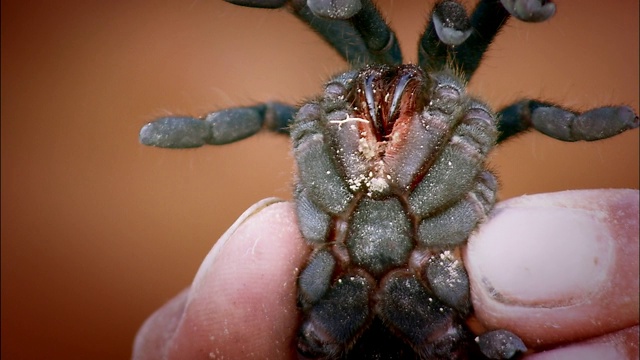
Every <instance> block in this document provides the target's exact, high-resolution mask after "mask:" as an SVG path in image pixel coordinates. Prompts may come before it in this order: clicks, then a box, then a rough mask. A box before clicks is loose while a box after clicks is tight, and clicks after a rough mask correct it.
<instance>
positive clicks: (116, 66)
mask: <svg viewBox="0 0 640 360" xmlns="http://www.w3.org/2000/svg"><path fill="white" fill-rule="evenodd" d="M430 6H431V5H429V4H426V3H425V2H424V1H406V0H402V1H380V7H381V8H382V9H383V13H384V14H385V16H386V17H387V18H388V19H389V20H390V21H391V23H392V26H393V27H394V28H395V29H396V32H397V34H398V37H399V39H400V41H401V44H402V45H403V49H404V53H405V56H406V57H407V58H408V60H411V61H415V60H416V56H415V43H416V42H417V39H418V35H419V32H420V31H422V27H423V24H424V23H425V19H426V18H427V14H428V11H429V9H430ZM471 6H472V5H470V6H469V7H471ZM638 7H639V5H638V1H637V0H625V1H615V2H606V3H605V2H603V1H598V0H590V1H560V4H559V6H558V13H557V15H556V17H555V18H554V19H553V20H551V21H550V22H548V23H544V24H533V25H531V24H522V23H519V22H516V21H511V22H510V23H509V24H508V26H507V28H506V31H504V33H503V34H502V35H500V36H499V37H498V39H497V41H496V43H495V44H494V46H493V47H492V50H491V52H490V53H488V55H487V57H486V61H485V62H484V64H483V65H482V66H481V68H480V70H479V72H478V73H477V76H476V77H475V78H474V79H473V81H472V82H471V84H470V89H471V91H472V92H474V93H476V94H481V96H482V97H483V98H484V99H485V100H486V101H488V102H489V103H490V104H491V105H492V106H494V107H496V108H497V107H499V106H502V105H505V104H507V103H509V102H512V101H514V100H516V99H518V98H520V97H523V96H530V97H537V98H544V99H549V100H555V101H558V102H561V103H564V104H567V105H570V106H572V107H574V108H577V109H583V110H584V109H586V108H589V107H594V106H597V105H605V104H628V105H630V106H632V107H633V108H634V109H635V111H636V112H638V102H639V100H638V87H639V85H638V84H639V81H638V67H639V65H638V10H639V9H638ZM1 24H2V89H1V90H2V132H1V133H2V139H1V140H2V141H1V144H2V354H1V355H2V358H3V359H39V358H47V359H126V358H128V357H129V356H130V351H131V343H132V340H133V336H134V334H135V332H136V330H137V328H138V326H139V325H140V324H141V323H142V321H143V320H144V319H145V318H146V317H147V316H148V315H149V314H150V313H151V312H152V311H153V310H154V309H156V308H157V307H159V306H160V305H162V304H163V303H164V302H165V301H167V300H168V299H169V298H170V297H172V296H173V295H174V294H175V293H177V292H178V291H180V290H181V289H182V288H183V287H184V286H186V285H187V284H188V283H189V282H190V281H191V279H192V277H193V275H194V273H195V271H196V269H197V267H198V265H199V263H200V261H201V260H202V259H203V257H204V256H205V254H206V253H207V251H208V250H209V249H210V247H211V246H212V244H213V243H214V242H215V240H216V239H217V238H218V237H219V236H220V235H221V234H222V232H223V231H224V230H225V229H226V227H228V226H229V225H230V224H231V223H232V222H233V221H234V219H235V218H236V217H237V216H238V215H240V214H241V213H242V211H243V210H244V209H246V208H247V207H248V206H250V205H251V204H252V203H254V202H255V201H257V200H259V199H261V198H264V197H268V196H279V197H286V198H288V197H289V192H290V188H291V171H292V159H291V157H290V155H289V153H288V149H289V148H288V142H287V140H286V139H285V138H282V137H277V136H273V135H260V136H257V137H255V138H253V139H250V140H247V141H243V142H241V143H238V144H233V145H229V146H225V147H219V148H213V147H209V148H203V149H198V150H189V151H168V150H159V149H152V148H145V147H143V146H141V145H139V144H138V141H137V134H138V130H139V128H140V126H141V125H143V124H144V123H145V122H146V121H148V120H150V119H152V118H154V117H157V116H160V115H163V114H166V113H187V114H196V115H197V114H203V113H205V112H206V111H208V110H213V109H219V108H222V107H229V106H234V105H247V104H251V103H253V102H257V101H265V100H272V99H280V100H283V101H286V102H290V103H296V102H298V101H299V100H301V99H304V98H305V97H309V96H312V95H313V94H315V93H317V92H318V91H319V90H320V89H321V84H322V82H323V80H325V79H326V78H327V77H328V76H329V75H331V74H333V73H336V72H338V71H339V70H341V69H344V68H345V64H344V63H343V62H342V61H341V60H340V59H339V58H338V57H337V55H336V54H334V52H333V51H332V50H331V49H329V48H328V47H327V46H326V45H325V44H324V43H323V42H322V41H321V40H319V39H318V38H317V37H316V36H315V35H314V34H313V33H311V32H310V31H309V30H307V29H306V28H305V27H304V26H303V25H302V24H301V23H299V22H298V21H297V19H295V18H294V17H293V16H291V15H289V14H287V13H286V12H283V11H267V10H252V9H246V8H240V7H235V6H232V5H228V4H225V3H223V2H222V1H218V0H208V1H179V0H171V1H162V2H149V1H138V0H134V1H128V2H107V1H102V2H100V1H98V2H96V1H89V2H87V1H60V2H44V1H35V2H34V1H30V2H23V1H17V0H13V1H3V2H2V21H1ZM638 153H639V151H638V131H637V130H635V131H632V132H630V133H627V134H624V135H622V136H619V137H617V138H615V139H611V140H606V141H602V142H598V143H573V144H566V143H560V142H557V141H553V140H549V139H547V138H545V137H544V136H541V135H539V134H533V133H532V134H528V135H525V136H522V137H521V138H519V139H517V140H514V141H512V142H509V143H508V144H506V145H504V146H502V147H500V148H499V149H498V150H496V151H495V152H494V154H493V157H492V160H491V163H492V166H493V168H495V170H496V171H497V172H498V174H500V176H501V181H502V190H501V196H502V198H508V197H512V196H516V195H520V194H528V193H537V192H547V191H557V190H564V189H576V188H598V187H616V188H619V187H628V188H637V187H638ZM265 296H268V294H265Z"/></svg>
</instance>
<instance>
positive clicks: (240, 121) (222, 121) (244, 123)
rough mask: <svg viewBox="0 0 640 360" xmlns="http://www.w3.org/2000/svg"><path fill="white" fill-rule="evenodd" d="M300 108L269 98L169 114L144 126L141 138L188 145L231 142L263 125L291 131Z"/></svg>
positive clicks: (154, 143)
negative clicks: (212, 109) (250, 103)
mask: <svg viewBox="0 0 640 360" xmlns="http://www.w3.org/2000/svg"><path fill="white" fill-rule="evenodd" d="M297 110H298V109H297V108H296V107H294V106H291V105H287V104H283V103H278V102H268V103H264V104H258V105H254V106H246V107H236V108H229V109H224V110H220V111H215V112H212V113H209V114H207V115H206V116H204V117H203V118H194V117H189V116H166V117H162V118H159V119H156V120H155V121H152V122H150V123H148V124H146V125H145V126H143V127H142V129H141V130H140V136H139V139H140V142H141V143H142V144H144V145H148V146H157V147H162V148H172V149H187V148H195V147H200V146H203V145H224V144H229V143H232V142H236V141H239V140H242V139H245V138H247V137H249V136H252V135H255V134H256V133H257V132H259V131H260V130H262V129H266V130H268V131H272V132H276V133H281V134H286V135H288V134H289V124H290V123H291V119H293V116H294V115H295V113H296V112H297Z"/></svg>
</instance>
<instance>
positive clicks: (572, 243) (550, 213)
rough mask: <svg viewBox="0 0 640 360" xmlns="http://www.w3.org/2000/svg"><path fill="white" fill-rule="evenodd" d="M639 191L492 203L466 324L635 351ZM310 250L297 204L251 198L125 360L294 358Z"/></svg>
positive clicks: (531, 341) (589, 349)
mask: <svg viewBox="0 0 640 360" xmlns="http://www.w3.org/2000/svg"><path fill="white" fill-rule="evenodd" d="M638 202H639V192H638V191H637V190H588V191H567V192H560V193H553V194H540V195H534V196H523V197H519V198H515V199H511V200H508V201H505V202H502V203H498V204H497V205H496V208H495V209H494V211H493V212H492V217H491V219H489V221H488V222H486V223H485V224H483V225H482V226H481V227H480V229H479V231H477V233H475V234H474V236H472V237H471V238H470V240H469V244H468V246H467V248H466V251H465V254H464V255H465V264H466V268H467V271H468V272H469V278H470V282H471V287H472V300H473V306H474V309H475V316H476V319H475V320H476V321H473V323H474V324H475V325H474V326H473V328H474V329H476V330H478V329H481V328H483V327H484V328H508V329H510V330H512V331H513V332H515V333H516V334H518V335H519V336H520V337H521V338H522V339H523V340H524V341H525V343H526V344H527V345H528V346H529V347H530V348H534V349H547V348H548V349H552V348H555V349H553V350H550V351H546V352H540V353H536V354H532V355H530V356H529V357H527V359H536V360H540V359H547V358H553V359H637V358H638V330H639V328H638V316H639V314H638V306H639V295H638V278H639V265H638V257H639V244H638V233H639V226H638V207H639V206H638ZM308 254H309V249H308V247H307V245H306V244H305V242H304V240H303V239H302V237H301V235H300V234H299V232H298V230H297V224H296V218H295V211H294V208H293V205H292V204H291V203H287V202H278V201H277V200H275V199H267V200H263V201H261V202H259V203H258V204H256V205H254V206H253V207H251V208H250V209H249V210H247V211H246V212H245V213H244V214H243V215H242V216H241V217H240V219H238V221H236V223H235V224H234V225H233V226H232V227H231V228H230V229H229V230H228V231H227V232H226V233H225V234H224V235H223V236H222V238H221V239H220V240H219V241H218V242H217V243H216V244H215V245H214V247H213V248H212V250H211V252H210V253H209V254H208V255H207V257H206V258H205V260H204V262H203V264H202V265H201V267H200V269H199V271H198V273H197V274H196V277H195V279H194V282H193V284H192V285H191V287H190V288H188V289H186V290H184V291H183V292H182V293H180V294H179V295H178V296H176V297H175V298H174V299H173V300H171V301H169V302H168V303H167V304H165V305H164V306H163V307H162V308H160V309H159V310H158V311H156V313H154V314H153V315H152V316H151V317H150V318H149V319H148V320H147V321H146V322H145V324H144V325H143V326H142V328H141V329H140V330H139V332H138V334H137V336H136V340H135V344H134V351H133V359H134V360H143V359H167V360H176V359H199V358H202V359H247V358H259V359H267V358H268V359H287V358H289V359H293V358H295V350H294V349H292V348H293V347H292V346H291V344H292V343H293V341H294V337H295V334H296V330H297V325H298V321H299V315H298V310H297V308H296V275H297V273H298V270H299V269H301V268H302V266H303V265H304V262H305V259H306V258H307V256H308ZM587 338H588V339H589V340H584V339H587ZM560 344H562V347H559V348H556V347H557V346H558V345H560Z"/></svg>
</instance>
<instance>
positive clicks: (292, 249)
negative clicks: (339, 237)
mask: <svg viewBox="0 0 640 360" xmlns="http://www.w3.org/2000/svg"><path fill="white" fill-rule="evenodd" d="M307 255H308V249H307V247H306V246H305V244H304V241H303V240H302V238H301V236H300V234H299V232H298V230H297V225H296V219H295V214H294V210H293V206H292V205H291V204H290V203H285V202H276V201H274V200H273V199H267V200H264V201H262V202H260V203H258V204H256V205H254V206H253V207H252V208H251V209H249V210H247V211H246V212H245V214H243V216H241V218H240V219H239V220H238V221H237V222H236V223H235V224H234V225H233V226H232V227H231V228H230V229H229V231H227V233H225V235H223V237H222V238H221V239H220V240H219V241H218V242H217V243H216V245H215V246H214V247H213V248H212V250H211V252H210V253H209V254H208V255H207V257H206V258H205V260H204V262H203V264H202V265H201V267H200V269H199V270H198V273H197V274H196V277H195V279H194V282H193V284H192V286H191V288H190V289H189V290H188V291H186V292H184V293H183V294H181V295H179V296H178V298H176V299H174V300H172V301H170V302H169V303H168V304H167V305H166V306H164V307H163V308H161V309H160V310H158V311H157V312H156V313H155V314H154V315H152V317H151V318H150V319H149V320H147V322H146V323H145V325H143V327H142V328H141V330H140V331H139V333H138V336H137V339H136V342H135V346H134V355H133V359H135V360H142V359H159V358H162V359H168V360H176V359H199V358H202V359H211V358H221V359H251V358H260V359H264V358H276V359H285V358H288V357H292V356H293V353H292V352H291V351H292V350H291V343H292V340H293V337H294V335H295V329H296V324H297V321H298V314H297V309H296V294H295V288H296V287H295V284H292V283H291V282H292V281H294V279H295V278H296V277H295V272H296V271H297V269H299V268H300V267H301V266H302V264H303V261H304V259H305V258H306V257H307ZM162 340H164V343H163V341H162Z"/></svg>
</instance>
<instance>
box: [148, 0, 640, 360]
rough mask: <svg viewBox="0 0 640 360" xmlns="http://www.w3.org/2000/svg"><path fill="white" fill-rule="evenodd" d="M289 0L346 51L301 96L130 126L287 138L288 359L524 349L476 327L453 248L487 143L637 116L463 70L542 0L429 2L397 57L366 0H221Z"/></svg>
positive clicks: (607, 128) (481, 214) (153, 140)
mask: <svg viewBox="0 0 640 360" xmlns="http://www.w3.org/2000/svg"><path fill="white" fill-rule="evenodd" d="M229 2H231V3H234V4H238V5H244V6H251V7H263V8H280V7H288V8H289V9H290V10H291V11H292V12H293V13H294V14H295V15H296V16H297V17H299V18H300V19H301V20H302V21H304V22H305V23H306V24H308V25H309V26H310V27H311V28H313V29H314V30H315V31H316V32H317V33H318V34H319V35H320V36H322V37H323V38H324V39H325V40H326V41H327V42H328V43H329V44H330V45H331V46H332V47H333V48H334V49H335V50H336V51H337V52H338V53H339V54H340V55H341V56H342V57H343V58H344V59H345V60H346V61H347V62H348V63H349V65H350V69H349V70H347V71H346V72H344V73H341V74H338V75H336V76H334V77H333V78H331V79H330V80H329V81H328V82H327V83H326V84H325V86H324V92H323V93H322V94H321V95H319V96H317V97H315V98H313V99H310V100H308V101H307V102H306V103H304V104H302V105H301V106H291V105H287V104H283V103H277V102H271V103H263V104H257V105H254V106H249V107H237V108H230V109H224V110H220V111H215V112H212V113H209V114H207V115H206V116H204V117H203V118H193V117H185V116H169V117H163V118H160V119H157V120H156V121H154V122H151V123H149V124H147V125H145V126H144V127H143V128H142V130H141V132H140V141H141V142H142V143H143V144H145V145H151V146H158V147H167V148H192V147H199V146H202V145H206V144H210V145H223V144H228V143H232V142H235V141H239V140H241V139H244V138H246V137H249V136H252V135H253V134H255V133H257V132H259V131H260V130H262V129H266V130H269V131H273V132H277V133H282V134H287V135H289V136H290V137H291V139H292V144H293V155H294V158H295V160H296V165H297V174H296V181H295V184H296V185H295V190H294V198H295V200H296V208H297V215H298V221H299V226H300V230H301V232H302V235H303V237H304V238H305V239H306V241H307V242H308V244H309V246H310V247H311V248H312V249H313V251H312V255H311V257H310V258H309V260H308V262H307V264H306V267H305V268H303V269H302V270H301V272H300V274H299V277H298V301H299V307H300V310H301V313H302V319H301V323H300V327H299V330H298V338H297V340H296V344H294V346H295V347H296V348H297V350H298V354H299V355H300V357H301V358H329V359H334V358H394V359H395V358H422V359H451V358H455V359H465V358H498V359H507V358H512V357H514V356H517V355H518V354H519V353H521V352H524V351H526V347H525V346H524V344H523V343H522V341H521V340H520V339H519V338H518V337H517V335H516V334H513V333H511V332H510V331H508V330H494V331H491V332H487V333H485V334H482V335H480V336H479V337H478V339H477V340H474V336H473V335H472V334H471V332H470V331H469V330H468V328H467V326H466V323H465V321H466V319H467V318H468V317H469V315H470V314H471V313H472V311H473V309H472V307H471V303H470V299H469V280H468V277H467V274H466V271H465V268H464V264H463V263H462V258H461V255H460V247H461V246H464V244H465V242H466V239H467V238H468V237H469V235H470V233H471V232H472V231H473V230H474V229H475V228H476V227H477V226H478V225H479V224H480V223H481V222H482V221H483V220H484V219H485V218H486V217H487V215H488V214H489V212H490V211H491V209H492V207H493V205H494V203H495V201H496V191H497V181H496V178H495V176H494V175H493V173H492V172H491V171H490V170H488V169H487V165H486V157H487V154H488V153H489V152H490V150H491V149H492V148H493V147H494V146H495V145H496V144H499V143H501V142H503V141H505V140H507V139H509V138H511V137H513V136H515V135H518V134H520V133H522V132H524V131H527V130H530V129H533V130H537V131H539V132H542V133H544V134H546V135H547V136H550V137H553V138H556V139H558V140H562V141H578V140H587V141H593V140H600V139H604V138H607V137H611V136H615V135H617V134H619V133H621V132H623V131H626V130H629V129H633V128H636V127H638V116H637V115H635V114H634V113H633V111H632V110H631V109H630V108H629V107H626V106H609V107H600V108H595V109H592V110H589V111H585V112H582V113H577V112H573V111H571V110H568V109H566V108H563V107H561V106H559V105H556V104H553V103H550V102H545V101H539V100H535V99H523V100H521V101H518V102H516V103H514V104H512V105H509V106H506V107H505V108H503V109H500V110H498V111H497V112H494V111H492V110H491V109H490V107H489V106H488V105H487V104H485V103H483V102H482V101H481V100H479V99H477V98H475V97H474V96H472V95H471V94H468V93H467V92H466V90H465V84H466V83H467V82H468V81H469V80H470V78H471V77H472V76H473V73H474V72H475V70H476V69H477V68H478V66H479V64H480V61H481V59H482V56H483V54H484V52H485V51H486V50H487V48H488V46H489V45H490V43H491V41H492V40H493V38H494V36H495V35H496V34H497V33H498V31H499V30H500V29H501V27H502V26H503V25H504V23H505V22H506V21H507V20H508V19H509V18H510V17H515V18H516V19H518V20H521V21H531V22H538V21H545V20H547V19H549V18H550V17H551V16H553V15H554V13H555V6H554V4H552V3H548V2H540V1H535V0H515V1H510V0H502V1H501V2H498V1H491V0H485V1H481V2H480V3H479V4H478V5H477V6H476V8H475V9H474V10H473V12H472V15H471V16H470V17H469V16H467V13H466V10H465V9H464V7H463V6H462V5H460V4H459V3H458V2H456V1H452V0H444V1H438V2H436V4H435V5H434V7H433V11H432V13H431V17H430V18H431V21H430V22H429V24H428V25H427V27H426V29H425V31H424V33H423V34H422V36H421V38H420V41H419V44H418V63H417V64H403V60H402V55H401V52H400V48H399V45H398V43H397V41H396V39H395V35H394V33H393V31H392V30H391V29H390V28H389V26H388V25H387V24H386V23H385V21H384V20H383V18H382V16H381V15H380V14H379V12H378V10H377V9H376V7H375V5H374V4H373V3H372V2H371V1H369V0H343V1H327V0H308V1H302V0H291V1H286V0H229Z"/></svg>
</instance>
